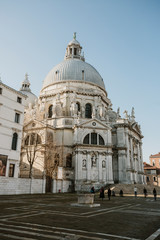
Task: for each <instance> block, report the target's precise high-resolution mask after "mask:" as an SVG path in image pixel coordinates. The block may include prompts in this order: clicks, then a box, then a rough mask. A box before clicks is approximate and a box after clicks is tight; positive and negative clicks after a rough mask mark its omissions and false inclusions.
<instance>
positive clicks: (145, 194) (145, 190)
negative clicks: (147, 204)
mask: <svg viewBox="0 0 160 240" xmlns="http://www.w3.org/2000/svg"><path fill="white" fill-rule="evenodd" d="M143 193H144V197H145V198H146V197H147V189H146V188H145V187H144V189H143Z"/></svg>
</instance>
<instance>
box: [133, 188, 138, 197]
mask: <svg viewBox="0 0 160 240" xmlns="http://www.w3.org/2000/svg"><path fill="white" fill-rule="evenodd" d="M134 196H135V198H136V197H137V187H136V186H135V187H134Z"/></svg>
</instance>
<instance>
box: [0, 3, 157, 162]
mask: <svg viewBox="0 0 160 240" xmlns="http://www.w3.org/2000/svg"><path fill="white" fill-rule="evenodd" d="M73 32H77V40H78V41H79V42H80V43H81V45H82V47H83V50H84V53H85V58H86V62H88V63H90V64H91V65H93V66H94V67H95V68H96V69H97V70H98V71H99V73H100V74H101V76H102V78H103V79H104V82H105V86H106V91H107V92H108V97H109V98H110V99H111V101H112V103H113V109H114V110H115V111H117V108H118V107H120V110H121V115H122V116H123V112H124V110H128V112H129V113H130V112H131V108H132V106H134V108H135V114H136V121H137V122H138V123H139V124H140V125H141V129H142V132H143V135H144V139H143V155H144V161H147V162H148V161H149V156H150V154H156V153H158V152H160V127H159V124H160V94H159V93H160V1H159V0H23V1H22V0H0V74H1V79H2V81H3V82H4V83H5V84H7V85H9V86H11V87H13V88H15V89H17V90H19V88H20V87H21V82H22V81H23V79H24V75H25V73H26V72H27V73H28V74H29V80H30V82H31V89H32V92H33V93H35V94H36V95H37V96H38V95H39V92H40V90H41V88H42V81H43V80H44V78H45V76H46V75H47V73H48V72H49V71H50V70H51V69H52V67H53V66H55V65H56V64H58V63H59V62H61V61H62V60H63V58H64V54H65V49H66V46H67V44H68V42H69V41H70V40H72V36H73Z"/></svg>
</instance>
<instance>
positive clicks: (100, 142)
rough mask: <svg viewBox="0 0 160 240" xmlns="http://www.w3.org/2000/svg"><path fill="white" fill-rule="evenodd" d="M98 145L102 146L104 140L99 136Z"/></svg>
mask: <svg viewBox="0 0 160 240" xmlns="http://www.w3.org/2000/svg"><path fill="white" fill-rule="evenodd" d="M99 145H104V139H103V138H102V137H101V135H99Z"/></svg>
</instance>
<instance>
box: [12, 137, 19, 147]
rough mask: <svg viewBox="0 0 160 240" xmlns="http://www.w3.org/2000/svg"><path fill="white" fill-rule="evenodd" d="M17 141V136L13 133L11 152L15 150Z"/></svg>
mask: <svg viewBox="0 0 160 240" xmlns="http://www.w3.org/2000/svg"><path fill="white" fill-rule="evenodd" d="M17 140H18V134H17V133H13V137H12V150H17Z"/></svg>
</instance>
